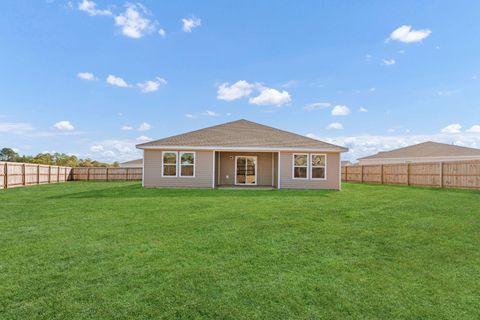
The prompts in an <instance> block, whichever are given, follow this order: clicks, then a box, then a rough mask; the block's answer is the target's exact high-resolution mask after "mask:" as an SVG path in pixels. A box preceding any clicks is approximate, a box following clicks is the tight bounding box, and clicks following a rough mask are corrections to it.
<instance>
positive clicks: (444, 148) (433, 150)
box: [359, 141, 480, 160]
mask: <svg viewBox="0 0 480 320" xmlns="http://www.w3.org/2000/svg"><path fill="white" fill-rule="evenodd" d="M454 156H480V149H475V148H467V147H461V146H456V145H453V144H446V143H438V142H433V141H427V142H423V143H419V144H414V145H412V146H408V147H405V148H400V149H395V150H392V151H386V152H379V153H377V154H374V155H372V156H368V157H364V158H360V159H359V160H367V159H398V158H402V159H403V158H429V157H454Z"/></svg>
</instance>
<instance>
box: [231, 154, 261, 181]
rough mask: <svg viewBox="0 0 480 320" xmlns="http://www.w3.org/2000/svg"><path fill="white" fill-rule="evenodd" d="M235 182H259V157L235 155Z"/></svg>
mask: <svg viewBox="0 0 480 320" xmlns="http://www.w3.org/2000/svg"><path fill="white" fill-rule="evenodd" d="M235 184H239V185H255V184H257V157H247V156H238V157H235Z"/></svg>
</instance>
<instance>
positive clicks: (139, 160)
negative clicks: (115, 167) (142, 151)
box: [119, 158, 143, 165]
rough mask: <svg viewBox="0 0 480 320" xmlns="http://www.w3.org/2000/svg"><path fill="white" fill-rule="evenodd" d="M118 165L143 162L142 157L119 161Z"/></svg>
mask: <svg viewBox="0 0 480 320" xmlns="http://www.w3.org/2000/svg"><path fill="white" fill-rule="evenodd" d="M119 164H120V165H135V164H137V165H138V164H143V158H142V159H135V160H130V161H125V162H120V163H119Z"/></svg>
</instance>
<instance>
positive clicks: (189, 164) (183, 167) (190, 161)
mask: <svg viewBox="0 0 480 320" xmlns="http://www.w3.org/2000/svg"><path fill="white" fill-rule="evenodd" d="M194 176H195V153H194V152H181V153H180V177H194Z"/></svg>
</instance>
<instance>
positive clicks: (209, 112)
mask: <svg viewBox="0 0 480 320" xmlns="http://www.w3.org/2000/svg"><path fill="white" fill-rule="evenodd" d="M203 115H205V116H208V117H218V116H219V115H220V114H218V113H216V112H214V111H210V110H206V111H205V112H204V113H203Z"/></svg>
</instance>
